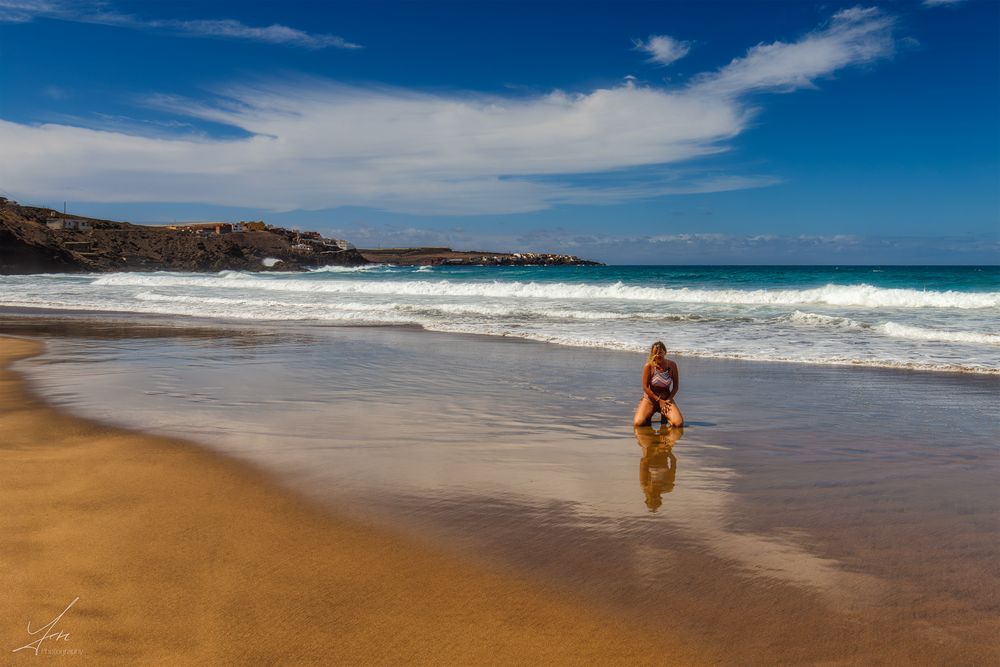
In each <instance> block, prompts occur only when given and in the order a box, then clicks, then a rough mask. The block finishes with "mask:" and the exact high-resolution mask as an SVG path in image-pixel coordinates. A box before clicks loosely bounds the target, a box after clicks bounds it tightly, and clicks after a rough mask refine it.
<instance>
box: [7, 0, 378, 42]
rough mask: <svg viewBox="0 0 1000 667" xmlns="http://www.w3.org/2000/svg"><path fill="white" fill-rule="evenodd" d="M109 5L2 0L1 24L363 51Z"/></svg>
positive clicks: (292, 33)
mask: <svg viewBox="0 0 1000 667" xmlns="http://www.w3.org/2000/svg"><path fill="white" fill-rule="evenodd" d="M106 7H107V3H105V2H75V3H74V2H65V1H63V0H0V22H3V23H26V22H28V21H32V20H34V19H35V18H47V19H56V20H59V21H70V22H74V23H90V24H97V25H111V26H117V27H121V28H133V29H139V30H161V31H165V32H174V33H180V34H185V35H191V36H195V37H215V38H223V39H241V40H247V41H253V42H264V43H267V44H283V45H288V46H298V47H302V48H307V49H325V48H327V47H335V48H340V49H359V48H361V46H360V45H359V44H353V43H351V42H348V41H347V40H346V39H344V38H343V37H338V36H337V35H324V34H314V33H308V32H305V31H303V30H298V29H296V28H289V27H288V26H284V25H280V24H274V25H269V26H264V27H255V26H249V25H246V24H244V23H241V22H240V21H237V20H235V19H218V20H190V21H184V20H178V19H142V18H140V17H137V16H133V15H132V14H123V13H120V12H116V11H111V10H107V9H106Z"/></svg>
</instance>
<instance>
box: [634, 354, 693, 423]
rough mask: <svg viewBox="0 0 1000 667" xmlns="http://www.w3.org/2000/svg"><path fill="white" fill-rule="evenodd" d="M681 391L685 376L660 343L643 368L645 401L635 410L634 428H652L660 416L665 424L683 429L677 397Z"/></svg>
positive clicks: (643, 398)
mask: <svg viewBox="0 0 1000 667" xmlns="http://www.w3.org/2000/svg"><path fill="white" fill-rule="evenodd" d="M680 388H681V376H680V374H679V373H678V372H677V364H675V363H674V362H673V361H671V360H670V359H667V346H666V345H664V344H663V343H661V342H660V341H656V342H655V343H653V346H652V347H651V348H650V350H649V359H647V360H646V365H645V366H643V367H642V398H641V399H640V400H639V405H637V406H636V408H635V416H634V417H632V425H633V426H635V427H636V428H638V427H640V426H648V425H649V422H650V421H652V419H653V415H655V414H656V413H657V412H659V413H660V420H661V423H667V424H670V425H671V426H683V425H684V415H682V414H681V411H680V409H678V407H677V404H676V403H674V396H676V395H677V390H678V389H680Z"/></svg>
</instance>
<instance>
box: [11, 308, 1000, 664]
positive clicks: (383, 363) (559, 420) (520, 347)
mask: <svg viewBox="0 0 1000 667" xmlns="http://www.w3.org/2000/svg"><path fill="white" fill-rule="evenodd" d="M29 321H33V322H38V321H37V320H11V319H9V318H8V319H5V320H3V321H2V322H0V329H2V330H7V331H12V330H13V331H20V332H21V333H36V334H38V333H42V334H43V335H44V332H45V330H46V329H45V327H46V326H49V327H51V326H53V325H52V324H51V323H50V324H48V325H41V324H39V325H36V328H35V329H32V328H31V327H30V326H28V327H26V326H25V322H29ZM131 324H134V322H131V321H130V322H125V323H123V324H122V325H121V326H120V327H118V328H117V329H116V328H115V327H114V326H109V325H107V324H101V325H93V324H92V325H88V326H90V327H94V326H96V327H97V328H87V326H80V324H79V323H76V324H75V325H74V324H73V323H70V324H66V322H65V321H63V323H62V324H61V325H59V326H62V327H63V328H62V330H61V332H60V333H61V334H66V333H67V332H69V331H75V333H76V335H74V336H70V337H65V336H64V335H61V336H60V337H56V338H51V339H50V341H49V351H48V353H47V354H46V355H45V356H44V357H41V358H38V359H33V360H29V361H27V362H23V363H21V364H20V365H19V369H20V370H22V371H23V372H24V373H26V374H27V375H28V377H30V378H31V380H32V383H33V385H34V386H35V387H36V388H37V389H38V390H39V391H40V392H41V393H42V395H44V396H46V397H48V398H50V399H51V400H53V401H54V402H55V403H56V404H58V405H62V406H65V407H67V408H69V409H71V410H73V411H74V412H77V413H80V414H83V415H87V416H91V417H94V418H98V419H102V420H105V421H111V422H114V423H117V424H121V425H125V426H131V427H136V428H143V429H147V430H154V431H157V432H161V433H166V434H170V435H179V436H183V437H187V438H191V439H195V440H198V441H199V442H203V443H205V444H207V445H208V446H210V447H212V448H215V449H218V450H219V451H222V452H225V453H227V454H229V455H232V456H235V457H237V458H241V459H244V460H247V461H250V462H252V463H254V464H255V465H258V466H261V467H263V468H265V469H267V470H271V471H273V472H274V473H276V474H277V475H278V477H279V479H281V480H282V481H283V482H284V483H285V484H286V485H287V486H289V487H290V488H292V489H294V490H295V491H297V492H300V493H305V494H307V495H310V496H311V497H313V498H315V499H317V500H319V501H320V502H323V503H327V504H329V506H330V507H331V508H332V509H334V510H335V511H337V512H341V513H345V512H346V513H348V514H351V515H353V516H355V517H357V518H360V519H362V520H364V521H371V522H375V523H378V524H380V525H384V526H389V527H391V528H393V529H394V530H400V531H403V532H405V533H407V534H410V535H412V536H414V537H416V538H418V539H421V540H427V541H430V542H432V543H433V544H435V545H437V546H439V547H440V548H444V549H449V550H452V549H453V550H458V551H460V552H463V553H466V554H468V555H470V556H471V557H474V558H477V559H480V560H486V561H488V562H490V563H493V564H494V565H496V566H498V567H504V568H511V569H514V570H515V571H517V572H519V573H521V574H522V575H524V576H528V577H533V578H535V579H537V581H538V582H539V584H540V585H550V586H556V587H559V588H561V589H564V590H569V591H572V592H573V593H575V594H579V595H580V596H582V597H583V598H585V599H587V600H589V601H590V602H591V603H592V604H596V605H602V606H610V607H614V608H616V609H618V610H620V611H623V612H625V613H629V614H634V615H635V617H636V619H637V622H641V623H651V624H653V626H655V627H659V628H664V631H666V632H677V633H684V634H685V635H686V636H688V637H689V638H691V637H693V638H696V639H700V640H703V641H704V643H705V645H706V646H710V647H712V648H711V649H710V650H711V651H715V652H717V653H715V654H713V655H709V656H707V657H708V658H709V659H712V660H718V661H721V662H725V663H730V664H737V663H740V664H746V663H771V662H775V661H786V662H803V661H805V662H817V661H820V660H833V661H835V662H836V661H865V662H891V661H893V660H896V661H907V662H920V663H935V662H942V661H946V662H949V663H951V664H984V663H985V662H990V661H995V660H996V659H998V658H1000V653H998V648H997V642H996V637H997V636H998V634H997V632H998V631H1000V621H998V619H1000V614H998V612H1000V609H998V604H1000V602H998V601H1000V569H998V567H997V562H998V559H997V558H996V557H997V544H1000V540H998V537H1000V519H998V517H1000V498H998V496H997V494H996V492H995V488H996V480H997V479H998V473H1000V457H998V450H997V436H998V430H997V420H996V416H997V409H996V408H997V406H996V397H997V395H998V393H997V390H998V389H1000V380H998V379H997V378H995V377H991V376H976V375H968V374H945V373H933V374H928V373H915V372H903V371H888V370H880V369H858V368H836V367H819V366H808V365H789V364H766V363H753V362H738V361H717V360H705V359H692V358H683V357H678V358H677V360H678V362H679V364H680V368H681V373H682V377H681V392H680V394H679V396H678V402H679V404H680V406H681V408H682V410H684V412H685V414H686V416H687V418H688V421H689V426H688V427H687V428H686V429H684V430H683V431H671V430H669V429H666V430H664V429H656V430H654V429H644V430H642V431H640V432H639V433H638V434H635V433H633V432H632V428H631V424H630V420H631V413H632V410H633V408H634V406H635V403H636V402H637V400H638V398H639V388H638V373H639V369H640V367H641V365H642V357H641V356H640V355H636V354H629V353H624V352H614V351H605V350H586V349H573V348H563V347H556V346H549V345H544V344H538V343H531V342H524V341H518V340H510V339H495V338H483V337H471V336H461V335H452V334H429V333H426V332H422V331H419V330H408V329H400V328H390V329H386V328H337V327H330V328H320V327H315V326H311V327H300V328H292V327H289V326H287V325H284V326H281V327H272V328H268V327H261V326H255V327H254V328H242V327H236V326H227V327H225V328H219V327H216V328H215V329H211V328H209V329H206V330H202V331H200V332H193V333H192V332H189V331H185V330H183V329H170V328H166V327H164V328H157V327H156V326H155V323H153V324H151V325H150V326H149V327H147V329H145V330H138V331H137V330H134V329H132V328H130V327H131ZM74 327H75V328H74ZM50 330H51V329H50ZM81 334H82V335H81Z"/></svg>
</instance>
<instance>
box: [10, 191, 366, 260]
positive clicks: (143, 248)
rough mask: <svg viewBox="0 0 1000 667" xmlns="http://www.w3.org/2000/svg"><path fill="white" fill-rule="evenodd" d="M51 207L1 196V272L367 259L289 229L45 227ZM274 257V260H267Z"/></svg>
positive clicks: (123, 225) (95, 223)
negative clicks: (298, 237) (300, 239)
mask: <svg viewBox="0 0 1000 667" xmlns="http://www.w3.org/2000/svg"><path fill="white" fill-rule="evenodd" d="M52 215H58V214H56V212H55V211H51V210H49V209H41V208H34V207H30V206H19V205H17V204H16V203H13V202H9V201H7V200H0V274H15V273H52V272H60V273H61V272H67V273H68V272H92V271H93V272H104V271H223V270H239V271H267V270H271V271H299V270H303V269H308V268H315V267H319V266H326V265H346V266H355V265H359V264H368V263H369V262H368V260H366V259H365V258H364V257H362V256H361V254H360V253H359V252H358V251H357V250H353V249H351V250H339V249H337V248H336V247H335V246H331V245H327V244H324V243H320V242H314V243H311V244H307V245H300V244H297V243H295V242H294V239H295V233H294V232H290V231H288V230H282V229H278V230H274V231H252V232H234V233H231V234H221V235H215V234H206V235H202V234H197V233H192V232H184V231H176V230H171V229H166V228H164V227H151V226H143V225H132V224H129V223H127V222H112V221H110V220H94V219H86V218H85V220H87V221H88V222H90V224H91V226H92V229H90V230H87V231H74V230H54V229H49V228H48V227H47V226H46V224H45V221H46V220H47V219H49V218H50V216H52ZM267 258H270V259H272V260H279V261H278V262H276V263H273V262H269V263H272V264H273V266H272V267H268V266H265V264H264V260H265V259H267Z"/></svg>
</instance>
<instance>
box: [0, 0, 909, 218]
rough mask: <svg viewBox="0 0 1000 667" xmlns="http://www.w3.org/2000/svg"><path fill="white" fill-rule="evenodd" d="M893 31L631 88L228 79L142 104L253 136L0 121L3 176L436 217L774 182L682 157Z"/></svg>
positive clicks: (68, 195) (847, 30) (187, 198)
mask: <svg viewBox="0 0 1000 667" xmlns="http://www.w3.org/2000/svg"><path fill="white" fill-rule="evenodd" d="M0 1H2V0H0ZM891 29H892V21H891V19H888V18H886V17H884V16H883V15H881V14H879V13H878V12H877V11H874V10H861V9H858V10H849V11H848V12H841V13H840V14H837V15H836V16H835V17H834V19H833V20H832V21H831V23H830V25H829V26H828V27H826V28H825V29H823V30H820V31H816V32H813V33H810V34H808V35H806V36H805V37H804V38H803V39H802V40H800V41H799V42H794V43H790V44H785V43H781V42H778V43H775V44H771V45H767V46H757V47H754V48H753V49H751V50H750V51H749V52H748V54H747V55H746V56H745V57H743V58H738V59H736V60H734V61H733V62H732V63H730V64H729V65H727V66H725V67H723V68H722V69H720V70H719V71H717V72H713V73H710V74H705V75H703V76H701V77H698V79H697V82H696V83H695V84H693V85H691V86H688V87H684V88H679V89H676V90H670V89H663V88H652V87H644V86H638V85H635V84H634V83H633V82H631V81H630V82H626V83H625V84H623V85H620V86H616V87H611V88H601V89H597V90H593V91H591V92H588V93H583V94H570V93H566V92H561V91H555V92H552V93H549V94H546V95H536V96H507V97H500V96H487V95H481V94H462V93H450V94H445V93H434V94H431V93H421V92H415V91H412V90H405V89H399V88H391V87H359V86H346V85H341V84H337V83H334V82H329V81H322V80H315V79H299V80H285V81H283V82H281V83H276V82H263V83H258V84H256V85H246V84H244V85H238V86H232V87H230V88H228V89H225V90H221V91H219V96H218V97H217V99H215V100H214V101H212V102H195V101H191V100H185V99H180V98H175V97H169V96H158V97H156V98H153V99H152V100H150V104H153V105H155V106H157V107H158V108H160V109H161V110H164V109H166V110H168V111H171V112H173V113H175V114H177V115H178V116H181V117H188V118H199V119H203V120H209V121H214V122H217V123H223V124H225V125H228V126H232V127H234V128H240V129H242V130H243V131H245V133H246V134H247V136H246V137H243V138H234V139H212V138H207V137H202V136H182V137H177V136H172V137H164V136H162V135H160V136H149V135H148V134H136V133H135V132H136V131H135V129H134V127H133V128H130V129H129V130H128V131H122V130H118V131H114V130H110V129H107V125H106V124H105V128H106V129H104V130H98V129H93V128H83V127H74V126H70V125H67V124H47V125H41V126H29V125H24V124H19V123H12V122H7V121H0V145H3V146H4V156H5V159H4V160H2V161H0V183H3V186H4V188H5V189H6V190H7V191H9V192H11V193H14V194H15V195H17V196H20V197H22V198H26V199H35V200H52V199H58V200H62V199H73V200H76V201H78V202H85V201H90V202H97V201H99V202H148V201H157V202H199V203H211V204H223V205H233V206H243V207H253V208H266V209H271V210H288V209H298V208H305V209H324V208H333V207H337V206H343V205H357V206H371V207H376V208H381V209H385V210H391V211H400V212H407V213H444V214H478V213H517V212H527V211H534V210H540V209H544V208H547V207H550V206H552V205H554V204H559V203H608V202H615V201H623V200H627V199H634V198H644V197H650V196H656V195H661V194H669V193H688V192H713V191H720V190H732V189H739V188H746V187H759V186H762V185H767V184H770V183H774V182H776V181H777V179H775V178H774V177H770V176H740V175H732V174H722V173H717V172H706V171H705V170H704V167H699V168H698V169H697V170H696V169H694V167H693V166H692V165H691V163H690V161H691V160H694V159H696V158H704V157H707V156H711V155H714V154H718V153H721V152H724V151H726V150H728V145H727V142H728V141H729V140H731V139H732V138H733V137H736V136H737V135H739V134H740V133H742V132H744V131H745V130H746V129H747V127H748V125H749V123H750V120H751V118H752V115H753V111H752V110H751V107H750V106H749V105H748V103H747V102H746V101H745V100H743V99H742V98H741V96H743V95H745V94H747V93H751V92H757V91H761V90H772V91H785V90H789V89H791V88H794V87H801V86H806V85H810V84H811V82H812V81H813V80H814V79H816V78H818V77H820V76H827V75H829V74H832V73H833V72H834V71H836V70H838V69H840V68H843V67H846V66H849V65H854V64H863V63H869V62H871V61H873V60H874V59H875V58H877V57H882V56H885V55H888V54H890V53H891V52H892V44H893V41H892V37H891ZM628 170H633V171H634V172H635V178H632V175H633V171H628ZM651 172H653V173H651Z"/></svg>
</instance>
